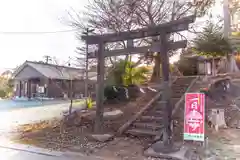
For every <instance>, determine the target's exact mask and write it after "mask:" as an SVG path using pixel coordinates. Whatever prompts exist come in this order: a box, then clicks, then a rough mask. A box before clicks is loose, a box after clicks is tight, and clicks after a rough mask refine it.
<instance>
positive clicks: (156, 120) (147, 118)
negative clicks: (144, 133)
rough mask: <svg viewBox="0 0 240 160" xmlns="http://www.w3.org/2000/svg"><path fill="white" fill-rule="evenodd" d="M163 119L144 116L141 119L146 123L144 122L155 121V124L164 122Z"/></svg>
mask: <svg viewBox="0 0 240 160" xmlns="http://www.w3.org/2000/svg"><path fill="white" fill-rule="evenodd" d="M162 119H163V117H160V116H142V117H141V118H140V121H144V122H146V121H147V122H149V121H155V122H159V121H162Z"/></svg>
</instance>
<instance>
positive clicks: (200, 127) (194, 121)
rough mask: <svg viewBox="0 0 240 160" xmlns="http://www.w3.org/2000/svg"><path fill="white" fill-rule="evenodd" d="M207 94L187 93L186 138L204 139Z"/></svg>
mask: <svg viewBox="0 0 240 160" xmlns="http://www.w3.org/2000/svg"><path fill="white" fill-rule="evenodd" d="M204 122H205V94H203V93H186V94H185V115H184V140H193V141H204V132H205V131H204Z"/></svg>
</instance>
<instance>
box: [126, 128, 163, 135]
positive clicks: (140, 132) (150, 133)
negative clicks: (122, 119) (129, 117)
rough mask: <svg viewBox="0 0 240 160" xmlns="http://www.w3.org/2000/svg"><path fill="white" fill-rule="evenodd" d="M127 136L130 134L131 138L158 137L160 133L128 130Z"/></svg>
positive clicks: (145, 130)
mask: <svg viewBox="0 0 240 160" xmlns="http://www.w3.org/2000/svg"><path fill="white" fill-rule="evenodd" d="M126 133H127V134H131V135H133V136H160V135H161V131H160V130H159V131H152V130H149V129H129V130H128V131H127V132H126Z"/></svg>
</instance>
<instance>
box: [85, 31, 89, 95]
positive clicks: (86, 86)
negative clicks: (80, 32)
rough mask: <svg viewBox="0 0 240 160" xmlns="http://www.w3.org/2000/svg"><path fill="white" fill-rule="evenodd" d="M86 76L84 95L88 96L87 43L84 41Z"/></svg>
mask: <svg viewBox="0 0 240 160" xmlns="http://www.w3.org/2000/svg"><path fill="white" fill-rule="evenodd" d="M88 31H89V29H88V28H87V36H88ZM85 63H86V68H85V72H86V77H85V97H87V96H88V43H86V62H85Z"/></svg>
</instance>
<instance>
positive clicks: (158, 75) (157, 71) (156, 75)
mask: <svg viewBox="0 0 240 160" xmlns="http://www.w3.org/2000/svg"><path fill="white" fill-rule="evenodd" d="M154 61H155V62H154V63H155V64H154V68H153V73H152V77H151V82H159V81H160V78H161V67H160V66H161V57H160V53H158V54H157V56H156V57H154Z"/></svg>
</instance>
